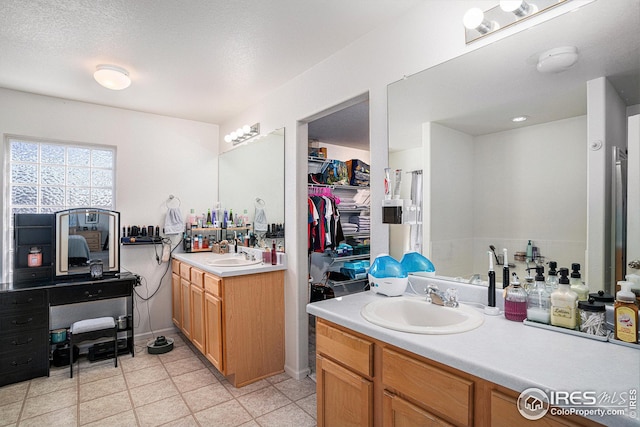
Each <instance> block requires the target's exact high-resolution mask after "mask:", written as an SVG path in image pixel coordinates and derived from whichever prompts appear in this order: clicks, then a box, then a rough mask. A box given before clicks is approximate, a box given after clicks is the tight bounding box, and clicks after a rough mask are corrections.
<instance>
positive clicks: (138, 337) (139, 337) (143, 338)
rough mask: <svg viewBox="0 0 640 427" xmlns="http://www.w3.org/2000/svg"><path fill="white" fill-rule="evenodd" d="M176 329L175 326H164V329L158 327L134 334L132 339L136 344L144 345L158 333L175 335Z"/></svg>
mask: <svg viewBox="0 0 640 427" xmlns="http://www.w3.org/2000/svg"><path fill="white" fill-rule="evenodd" d="M177 334H178V329H176V328H166V329H158V330H156V331H153V333H152V332H144V333H142V334H134V339H135V341H136V342H137V343H138V345H146V343H147V341H151V340H152V339H154V337H157V336H158V335H165V336H166V335H177Z"/></svg>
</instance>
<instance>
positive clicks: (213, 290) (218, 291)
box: [204, 273, 222, 298]
mask: <svg viewBox="0 0 640 427" xmlns="http://www.w3.org/2000/svg"><path fill="white" fill-rule="evenodd" d="M204 290H205V291H206V292H209V293H210V294H212V295H215V296H217V297H218V298H222V279H220V278H218V277H216V276H212V275H211V274H206V273H205V275H204Z"/></svg>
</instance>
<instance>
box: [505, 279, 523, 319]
mask: <svg viewBox="0 0 640 427" xmlns="http://www.w3.org/2000/svg"><path fill="white" fill-rule="evenodd" d="M504 317H506V318H507V319H509V320H513V321H514V322H522V321H523V320H524V319H526V318H527V292H526V291H525V290H524V289H522V287H521V286H520V281H519V280H518V276H517V275H516V274H515V273H513V278H512V280H511V284H510V285H509V287H507V289H506V290H505V296H504Z"/></svg>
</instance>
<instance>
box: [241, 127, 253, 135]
mask: <svg viewBox="0 0 640 427" xmlns="http://www.w3.org/2000/svg"><path fill="white" fill-rule="evenodd" d="M242 130H243V131H244V133H247V134H248V133H251V126H249V125H244V126H242Z"/></svg>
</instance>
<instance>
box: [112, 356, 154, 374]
mask: <svg viewBox="0 0 640 427" xmlns="http://www.w3.org/2000/svg"><path fill="white" fill-rule="evenodd" d="M118 363H120V364H122V370H123V371H124V372H131V371H135V370H138V369H143V368H150V367H152V366H158V365H160V364H161V362H160V358H159V357H158V356H157V355H155V354H147V353H141V354H138V355H136V357H127V358H122V360H118Z"/></svg>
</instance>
